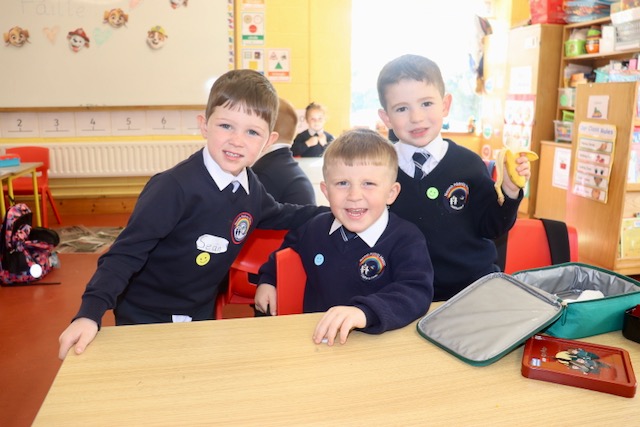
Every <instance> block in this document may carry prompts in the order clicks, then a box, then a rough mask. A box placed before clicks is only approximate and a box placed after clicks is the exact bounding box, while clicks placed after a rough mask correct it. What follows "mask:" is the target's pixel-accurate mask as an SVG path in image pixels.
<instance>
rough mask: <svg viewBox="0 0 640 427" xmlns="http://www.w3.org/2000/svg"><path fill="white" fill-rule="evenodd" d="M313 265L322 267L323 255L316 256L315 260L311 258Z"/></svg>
mask: <svg viewBox="0 0 640 427" xmlns="http://www.w3.org/2000/svg"><path fill="white" fill-rule="evenodd" d="M313 263H314V264H315V265H322V264H324V255H322V254H316V256H315V258H313Z"/></svg>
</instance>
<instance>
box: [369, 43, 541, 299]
mask: <svg viewBox="0 0 640 427" xmlns="http://www.w3.org/2000/svg"><path fill="white" fill-rule="evenodd" d="M378 96H379V99H380V104H381V106H382V109H380V110H379V115H380V118H381V119H382V121H383V122H384V124H385V125H386V126H387V127H388V128H389V129H393V132H394V134H395V135H396V136H397V137H398V139H399V142H397V143H396V144H395V148H396V151H397V152H398V161H399V165H400V171H399V172H398V181H399V182H400V184H401V185H402V193H400V195H399V197H398V199H397V200H396V201H395V203H394V204H393V205H392V206H391V211H392V212H395V213H396V214H398V215H399V216H400V217H402V218H404V219H407V220H409V221H411V222H413V223H414V224H416V225H417V226H418V227H419V228H420V230H421V231H422V232H423V233H424V235H425V237H426V238H427V245H428V246H429V254H430V255H431V261H432V263H433V268H434V272H435V276H434V286H435V294H434V301H442V300H446V299H449V298H450V297H452V296H453V295H455V294H456V293H458V292H459V291H461V290H462V289H464V288H465V287H466V286H468V285H470V284H471V283H473V282H474V281H475V280H476V279H478V278H480V277H482V276H484V275H486V274H489V273H491V272H494V271H499V268H498V266H497V265H496V264H495V262H496V259H497V251H496V247H495V244H494V243H493V241H492V240H493V239H495V238H497V237H499V236H501V235H503V234H504V233H506V232H507V231H508V230H509V229H510V228H511V227H512V226H513V223H514V222H515V220H516V217H517V213H518V205H519V204H520V201H521V200H522V191H521V189H520V188H519V187H518V186H517V185H515V184H514V183H513V182H512V181H511V180H510V179H509V177H508V174H506V173H505V179H504V182H503V184H502V190H503V192H504V194H505V195H506V198H505V202H504V204H503V205H502V206H500V204H499V203H498V200H497V196H496V192H495V189H494V186H493V185H494V182H493V181H492V179H491V177H490V176H489V173H488V171H487V168H486V166H485V164H484V162H483V161H482V159H481V158H480V156H478V155H477V154H475V153H473V152H472V151H470V150H468V149H466V148H464V147H462V146H459V145H457V144H456V143H454V142H453V141H451V140H448V139H443V138H442V135H441V134H440V130H441V129H442V122H443V118H444V117H446V116H447V115H448V114H449V108H450V107H451V101H452V99H451V95H450V94H446V93H445V88H444V81H443V79H442V75H441V74H440V69H439V68H438V66H437V65H436V64H435V63H434V62H433V61H431V60H429V59H427V58H424V57H421V56H416V55H404V56H401V57H399V58H396V59H394V60H393V61H391V62H389V63H388V64H386V65H385V66H384V67H383V68H382V70H381V71H380V74H379V76H378ZM517 163H518V166H517V171H518V173H519V174H520V175H521V176H524V177H526V178H527V180H528V179H529V177H530V175H531V172H530V165H529V161H528V160H527V158H526V157H525V156H520V157H519V158H518V159H517ZM498 167H504V165H498Z"/></svg>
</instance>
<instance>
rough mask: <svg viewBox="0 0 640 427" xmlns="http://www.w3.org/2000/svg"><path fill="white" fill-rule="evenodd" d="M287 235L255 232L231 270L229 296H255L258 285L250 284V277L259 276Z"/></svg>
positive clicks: (267, 231) (278, 232)
mask: <svg viewBox="0 0 640 427" xmlns="http://www.w3.org/2000/svg"><path fill="white" fill-rule="evenodd" d="M285 234H287V230H261V229H255V230H253V232H252V233H251V234H250V235H249V237H247V242H246V243H245V244H244V246H243V247H242V249H241V250H240V253H239V254H238V256H237V257H236V259H235V261H234V262H233V264H231V268H230V269H229V290H228V293H229V294H233V295H239V296H243V297H246V298H253V297H254V296H255V293H256V284H255V283H251V282H250V279H249V275H250V274H257V273H258V270H259V269H260V267H261V266H262V264H264V263H265V262H267V260H268V259H269V255H271V253H273V252H275V251H276V250H278V248H280V246H281V245H282V241H283V240H284V236H285Z"/></svg>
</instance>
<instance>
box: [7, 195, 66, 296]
mask: <svg viewBox="0 0 640 427" xmlns="http://www.w3.org/2000/svg"><path fill="white" fill-rule="evenodd" d="M32 217H33V214H32V213H31V209H29V207H28V206H27V205H26V204H24V203H17V204H15V205H13V206H11V207H10V208H9V209H8V210H7V213H6V214H5V217H4V221H3V222H2V231H1V232H0V284H3V285H19V284H25V283H29V282H34V281H36V280H39V279H41V278H43V277H44V276H45V275H46V274H48V273H49V272H50V271H51V268H52V267H53V264H54V261H53V259H52V258H54V253H53V249H54V248H55V246H57V245H58V243H60V237H59V236H58V233H56V232H55V231H54V230H51V229H47V228H42V227H32V225H31V222H32Z"/></svg>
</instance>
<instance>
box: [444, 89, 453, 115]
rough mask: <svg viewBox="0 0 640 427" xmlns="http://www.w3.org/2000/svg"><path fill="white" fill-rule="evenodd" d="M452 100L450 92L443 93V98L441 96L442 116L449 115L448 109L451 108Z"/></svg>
mask: <svg viewBox="0 0 640 427" xmlns="http://www.w3.org/2000/svg"><path fill="white" fill-rule="evenodd" d="M452 102H453V97H452V96H451V94H450V93H445V94H444V98H442V117H447V116H448V115H449V109H450V108H451V103H452Z"/></svg>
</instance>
